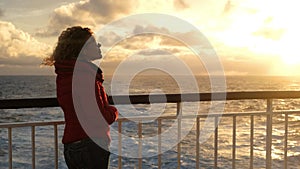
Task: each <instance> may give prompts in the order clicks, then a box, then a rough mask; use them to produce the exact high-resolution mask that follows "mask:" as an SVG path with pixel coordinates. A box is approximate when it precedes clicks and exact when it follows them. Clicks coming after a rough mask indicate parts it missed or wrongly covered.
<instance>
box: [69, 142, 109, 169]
mask: <svg viewBox="0 0 300 169" xmlns="http://www.w3.org/2000/svg"><path fill="white" fill-rule="evenodd" d="M109 155H110V152H109V151H107V150H105V149H103V148H101V147H100V146H98V145H97V144H96V143H94V142H93V141H92V140H91V139H83V140H80V141H78V142H74V143H69V144H64V156H65V161H66V163H67V166H68V168H69V169H107V168H108V164H109Z"/></svg>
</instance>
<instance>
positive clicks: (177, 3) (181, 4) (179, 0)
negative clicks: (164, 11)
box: [173, 0, 189, 10]
mask: <svg viewBox="0 0 300 169" xmlns="http://www.w3.org/2000/svg"><path fill="white" fill-rule="evenodd" d="M173 4H174V7H175V9H177V10H183V9H186V8H188V7H189V5H187V3H186V2H185V1H184V0H174V2H173Z"/></svg>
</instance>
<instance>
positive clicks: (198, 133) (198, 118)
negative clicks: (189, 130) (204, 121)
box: [196, 117, 200, 169]
mask: <svg viewBox="0 0 300 169" xmlns="http://www.w3.org/2000/svg"><path fill="white" fill-rule="evenodd" d="M196 120H197V121H196V169H199V168H200V154H199V153H200V143H199V141H200V140H199V139H200V138H199V137H200V117H197V118H196Z"/></svg>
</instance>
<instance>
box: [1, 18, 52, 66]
mask: <svg viewBox="0 0 300 169" xmlns="http://www.w3.org/2000/svg"><path fill="white" fill-rule="evenodd" d="M0 41H1V44H0V64H2V65H4V66H5V65H20V66H25V65H27V66H28V65H37V66H38V65H40V63H41V61H42V58H44V57H46V56H47V55H49V54H50V52H51V47H50V46H48V45H46V44H44V43H41V42H39V41H37V40H36V39H35V38H33V37H32V36H31V35H30V34H28V33H26V32H24V31H22V30H20V29H17V28H16V27H15V26H14V25H13V24H12V23H10V22H4V21H0Z"/></svg>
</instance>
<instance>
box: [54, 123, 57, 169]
mask: <svg viewBox="0 0 300 169" xmlns="http://www.w3.org/2000/svg"><path fill="white" fill-rule="evenodd" d="M53 127H54V151H55V169H58V129H57V124H54V125H53Z"/></svg>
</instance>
